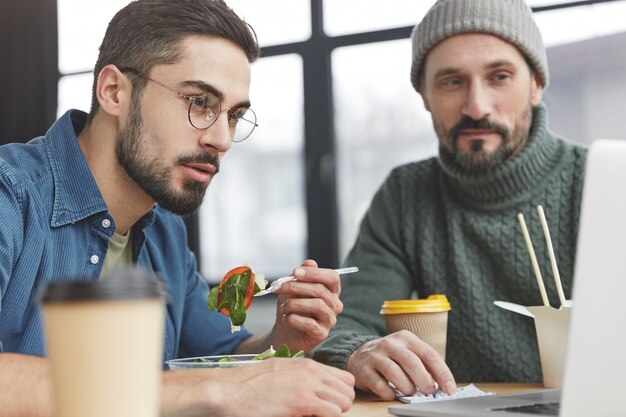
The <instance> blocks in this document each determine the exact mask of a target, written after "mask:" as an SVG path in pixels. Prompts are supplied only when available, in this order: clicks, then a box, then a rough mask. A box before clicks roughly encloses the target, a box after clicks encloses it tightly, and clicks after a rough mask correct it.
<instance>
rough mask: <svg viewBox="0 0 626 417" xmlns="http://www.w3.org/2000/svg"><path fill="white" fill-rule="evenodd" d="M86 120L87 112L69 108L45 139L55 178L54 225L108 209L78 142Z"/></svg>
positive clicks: (61, 224) (80, 218) (52, 220)
mask: <svg viewBox="0 0 626 417" xmlns="http://www.w3.org/2000/svg"><path fill="white" fill-rule="evenodd" d="M86 123H87V114H86V113H84V112H81V111H78V110H69V111H68V112H66V113H65V114H64V115H63V116H62V117H61V118H60V119H59V120H57V121H56V122H55V123H54V124H53V125H52V127H50V129H49V130H48V131H47V132H46V135H45V138H44V141H45V143H46V145H47V146H46V150H47V152H48V158H49V161H50V166H51V170H52V176H53V178H54V206H53V208H52V218H51V220H50V225H51V227H58V226H64V225H66V224H70V223H74V222H76V221H79V220H83V219H85V218H87V217H89V216H91V215H93V214H96V213H99V212H103V211H104V212H106V211H107V206H106V203H105V202H104V199H103V198H102V194H101V193H100V190H99V189H98V186H97V184H96V181H95V179H94V177H93V174H92V172H91V169H90V168H89V165H88V164H87V160H86V159H85V155H84V154H83V152H82V150H81V148H80V146H79V144H78V138H77V135H76V134H77V132H80V131H81V130H82V129H83V128H84V127H85V124H86Z"/></svg>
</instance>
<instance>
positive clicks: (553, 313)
mask: <svg viewBox="0 0 626 417" xmlns="http://www.w3.org/2000/svg"><path fill="white" fill-rule="evenodd" d="M495 304H496V305H497V306H498V307H501V308H504V309H505V310H509V311H513V312H515V313H519V314H524V313H523V312H522V311H527V312H528V313H530V314H524V315H526V316H529V317H533V318H534V321H535V330H536V333H537V346H538V347H539V356H540V358H541V372H542V373H543V385H544V386H545V387H546V388H561V385H562V383H563V364H564V361H565V347H566V344H567V332H568V327H569V316H570V312H571V310H572V309H571V307H570V305H571V302H570V301H568V306H567V307H561V308H559V309H556V308H554V307H550V306H532V307H524V306H520V305H518V304H513V303H503V302H499V301H496V302H495Z"/></svg>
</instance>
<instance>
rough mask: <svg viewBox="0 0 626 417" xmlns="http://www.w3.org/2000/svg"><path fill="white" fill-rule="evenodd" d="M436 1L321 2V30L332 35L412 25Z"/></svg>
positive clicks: (332, 0) (342, 0) (358, 0)
mask: <svg viewBox="0 0 626 417" xmlns="http://www.w3.org/2000/svg"><path fill="white" fill-rule="evenodd" d="M434 3H435V0H419V1H406V0H386V1H378V2H367V1H362V0H329V1H324V31H325V32H326V33H327V34H328V35H331V36H337V35H345V34H347V33H358V32H369V31H373V30H380V29H389V28H395V27H402V26H414V25H416V24H417V22H418V21H419V20H420V19H421V18H422V17H423V16H424V14H426V12H427V11H428V9H429V8H430V6H432V5H433V4H434Z"/></svg>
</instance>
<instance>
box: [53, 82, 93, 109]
mask: <svg viewBox="0 0 626 417" xmlns="http://www.w3.org/2000/svg"><path fill="white" fill-rule="evenodd" d="M92 82H93V75H92V74H91V73H89V74H80V75H68V76H65V77H61V78H60V79H59V92H58V94H59V101H58V105H57V117H60V116H61V115H62V114H63V113H65V112H66V111H68V110H69V109H79V110H83V111H85V112H89V108H90V107H91V83H92Z"/></svg>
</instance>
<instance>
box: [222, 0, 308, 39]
mask: <svg viewBox="0 0 626 417" xmlns="http://www.w3.org/2000/svg"><path fill="white" fill-rule="evenodd" d="M226 2H227V3H228V5H229V6H230V7H232V8H233V10H234V11H236V12H237V14H238V15H239V16H241V17H242V18H244V19H245V20H246V22H248V23H250V24H251V25H252V27H253V28H254V31H255V32H256V34H257V36H258V38H259V44H260V45H262V46H269V45H278V44H283V43H291V42H299V41H303V40H305V39H308V38H309V37H310V36H311V8H310V6H309V4H310V0H263V1H259V0H226Z"/></svg>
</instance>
